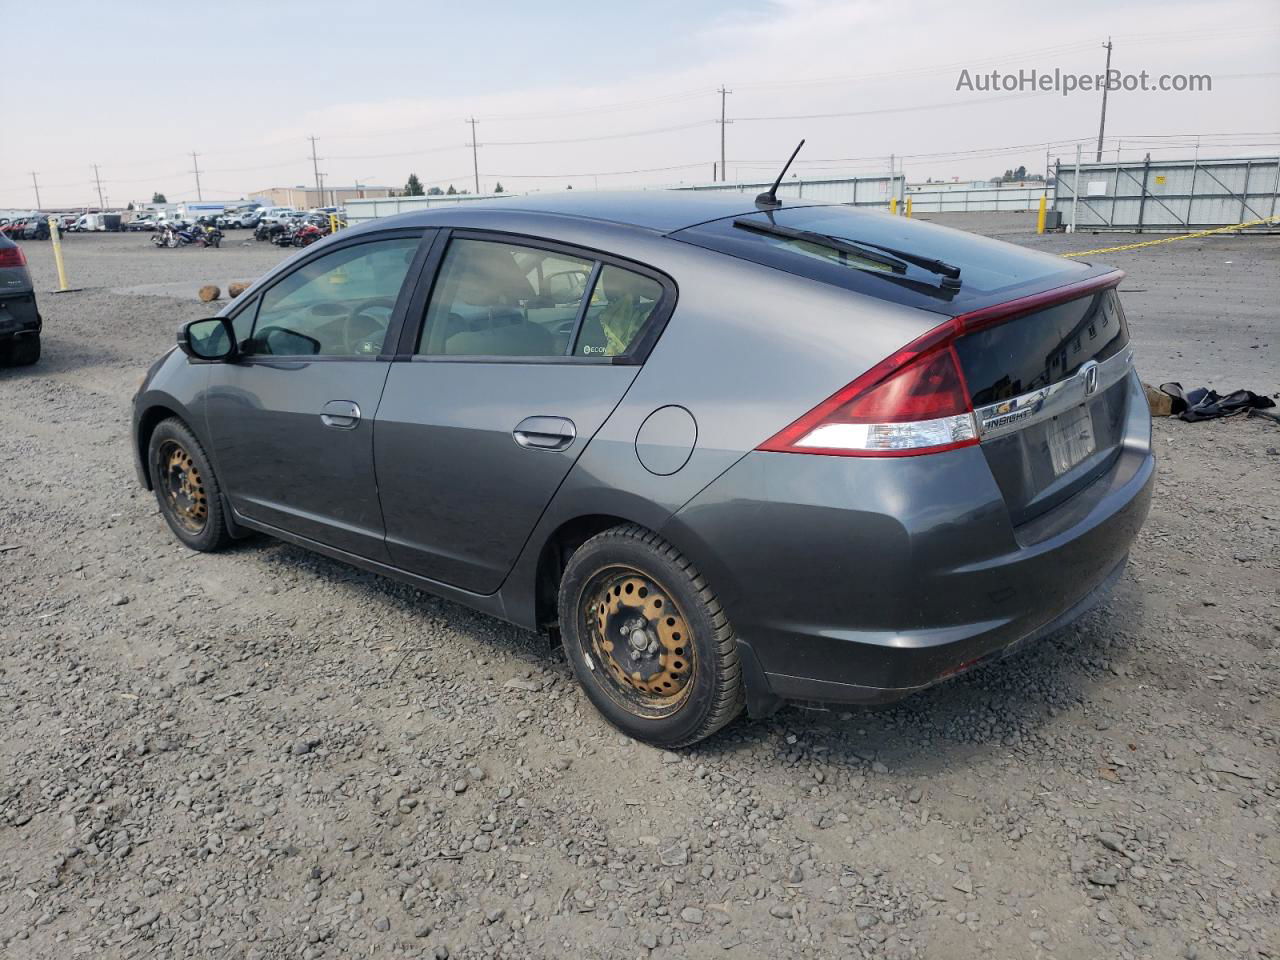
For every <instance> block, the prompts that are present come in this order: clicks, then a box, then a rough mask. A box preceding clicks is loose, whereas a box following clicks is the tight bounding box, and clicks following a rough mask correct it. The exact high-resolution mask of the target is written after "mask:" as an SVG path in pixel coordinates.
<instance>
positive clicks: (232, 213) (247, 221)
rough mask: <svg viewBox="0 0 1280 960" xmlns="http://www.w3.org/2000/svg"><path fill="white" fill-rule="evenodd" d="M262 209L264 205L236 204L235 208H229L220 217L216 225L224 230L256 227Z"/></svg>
mask: <svg viewBox="0 0 1280 960" xmlns="http://www.w3.org/2000/svg"><path fill="white" fill-rule="evenodd" d="M261 208H262V205H261V204H259V203H247V204H236V205H235V206H233V207H227V209H226V210H224V211H223V213H222V215H221V216H220V217H218V219H217V221H216V223H217V225H218V226H219V227H221V228H222V229H223V230H229V229H234V228H236V227H256V226H257V225H258V215H259V211H260V210H261Z"/></svg>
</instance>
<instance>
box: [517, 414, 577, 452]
mask: <svg viewBox="0 0 1280 960" xmlns="http://www.w3.org/2000/svg"><path fill="white" fill-rule="evenodd" d="M511 436H513V437H515V441H516V443H518V444H520V446H522V447H530V448H532V449H535V450H563V449H565V448H566V447H568V446H569V444H571V443H573V441H574V440H575V439H576V438H577V436H578V430H577V428H576V427H575V426H574V425H573V421H572V420H570V419H568V418H567V417H525V418H524V419H523V420H521V421H520V422H519V423H517V424H516V428H515V429H514V430H512V431H511Z"/></svg>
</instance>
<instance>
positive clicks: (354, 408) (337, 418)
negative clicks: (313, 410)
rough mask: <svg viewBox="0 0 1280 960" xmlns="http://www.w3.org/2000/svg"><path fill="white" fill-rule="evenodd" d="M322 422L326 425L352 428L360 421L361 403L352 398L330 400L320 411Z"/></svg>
mask: <svg viewBox="0 0 1280 960" xmlns="http://www.w3.org/2000/svg"><path fill="white" fill-rule="evenodd" d="M320 422H321V423H323V424H324V425H325V426H326V427H336V428H337V429H339V430H352V429H354V428H355V426H356V424H358V423H359V422H360V405H359V404H358V403H354V402H352V401H351V400H330V401H329V402H328V403H326V404H325V405H324V409H323V410H322V411H321V413H320Z"/></svg>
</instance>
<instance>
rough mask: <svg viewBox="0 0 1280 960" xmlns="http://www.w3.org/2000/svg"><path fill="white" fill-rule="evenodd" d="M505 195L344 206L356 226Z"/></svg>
mask: <svg viewBox="0 0 1280 960" xmlns="http://www.w3.org/2000/svg"><path fill="white" fill-rule="evenodd" d="M505 196H507V194H505V193H481V194H476V193H441V194H437V195H433V196H429V197H379V198H377V199H363V200H348V201H346V203H345V204H344V207H345V209H346V211H347V223H348V224H350V225H351V226H355V225H356V224H357V223H364V222H365V221H366V220H376V219H377V218H378V217H393V216H395V215H396V214H397V213H408V212H409V211H410V210H421V209H423V208H425V207H451V206H456V205H457V204H459V203H467V202H469V201H472V200H492V199H496V198H497V197H505Z"/></svg>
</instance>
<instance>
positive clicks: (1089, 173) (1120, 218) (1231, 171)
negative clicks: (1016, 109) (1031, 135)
mask: <svg viewBox="0 0 1280 960" xmlns="http://www.w3.org/2000/svg"><path fill="white" fill-rule="evenodd" d="M1057 174H1058V176H1057V180H1058V189H1057V193H1056V196H1055V197H1054V209H1055V210H1060V211H1062V220H1063V222H1064V223H1067V224H1070V223H1072V222H1074V223H1075V225H1076V229H1077V230H1099V231H1105V230H1123V231H1126V232H1136V233H1180V232H1183V231H1188V230H1199V229H1206V228H1210V227H1222V226H1229V225H1231V224H1233V223H1245V222H1247V221H1249V220H1261V219H1263V218H1264V217H1274V216H1276V214H1278V213H1280V205H1278V204H1277V192H1278V191H1280V158H1277V157H1250V158H1247V159H1245V158H1241V159H1227V160H1199V159H1192V160H1160V161H1152V160H1146V161H1142V162H1138V163H1082V164H1080V166H1079V168H1078V173H1077V167H1076V165H1075V164H1074V163H1060V164H1059V166H1058V171H1057ZM1077 184H1078V186H1077ZM1250 229H1253V230H1258V231H1265V232H1275V231H1278V230H1280V224H1275V223H1272V224H1270V225H1269V226H1267V225H1264V226H1259V227H1254V228H1250Z"/></svg>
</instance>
